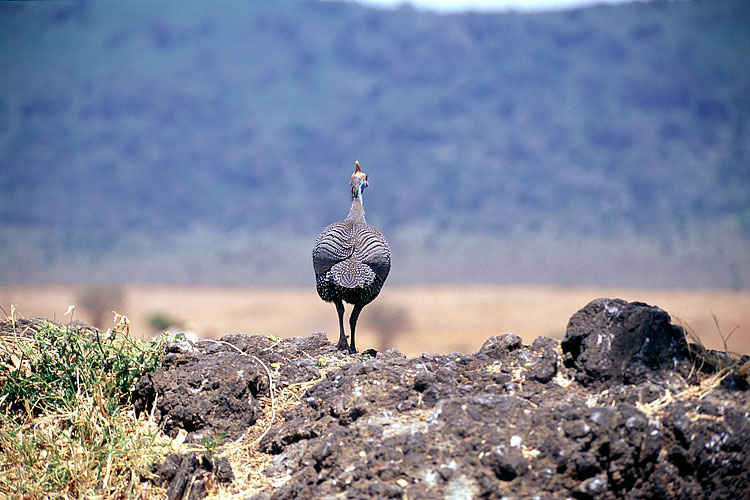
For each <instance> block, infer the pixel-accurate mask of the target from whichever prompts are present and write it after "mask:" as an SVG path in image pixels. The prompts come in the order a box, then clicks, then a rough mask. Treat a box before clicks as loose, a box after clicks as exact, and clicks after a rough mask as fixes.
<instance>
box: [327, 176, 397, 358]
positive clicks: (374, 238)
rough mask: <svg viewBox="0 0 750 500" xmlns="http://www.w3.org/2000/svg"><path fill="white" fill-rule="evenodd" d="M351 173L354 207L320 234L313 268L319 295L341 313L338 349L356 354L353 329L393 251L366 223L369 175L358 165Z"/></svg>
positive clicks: (385, 272) (375, 291)
mask: <svg viewBox="0 0 750 500" xmlns="http://www.w3.org/2000/svg"><path fill="white" fill-rule="evenodd" d="M355 168H356V170H355V171H354V173H353V174H352V179H351V182H350V184H351V187H352V205H351V207H350V208H349V215H348V216H347V217H346V219H344V220H343V221H341V222H334V223H333V224H331V225H329V226H327V227H326V228H325V229H323V231H322V232H321V233H320V234H319V235H318V238H317V239H316V240H315V246H314V247H313V253H312V257H313V269H314V270H315V282H316V284H317V288H318V295H320V298H321V299H323V300H325V301H326V302H333V303H334V304H336V311H337V312H338V314H339V330H340V331H339V342H338V344H337V347H338V348H339V349H342V350H349V352H357V348H356V347H355V345H354V330H355V328H356V326H357V318H359V313H360V312H362V308H363V307H365V306H366V305H367V304H369V303H370V302H372V301H373V300H374V299H375V297H377V296H378V294H379V293H380V289H381V288H382V286H383V283H385V279H386V278H387V277H388V272H389V271H390V270H391V250H390V248H388V241H387V240H386V239H385V237H384V236H383V235H382V234H380V231H378V230H377V229H375V228H374V227H372V226H371V225H369V224H368V223H367V222H366V221H365V210H364V208H363V207H362V193H363V191H364V190H365V188H366V187H368V186H369V185H370V184H369V183H368V182H367V175H365V173H364V172H362V170H361V169H360V167H359V162H355ZM344 302H349V303H350V304H353V305H354V308H353V309H352V314H351V316H350V317H349V328H350V331H351V342H350V343H347V340H346V333H345V332H344Z"/></svg>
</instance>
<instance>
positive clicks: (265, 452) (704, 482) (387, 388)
mask: <svg viewBox="0 0 750 500" xmlns="http://www.w3.org/2000/svg"><path fill="white" fill-rule="evenodd" d="M748 367H750V356H744V357H742V358H741V359H739V360H736V359H730V358H729V357H728V356H727V355H725V354H724V353H718V352H714V351H711V352H708V351H705V350H703V349H701V348H700V347H699V346H696V345H694V344H688V343H687V341H686V335H685V332H684V331H683V330H682V329H681V328H680V327H678V326H676V325H673V324H672V323H671V320H670V317H669V315H668V314H667V313H666V312H665V311H663V310H661V309H659V308H658V307H653V306H648V305H646V304H642V303H637V302H633V303H627V302H624V301H622V300H618V299H597V300H594V301H592V302H591V303H589V304H588V305H586V306H585V307H584V308H583V309H581V310H580V311H579V312H577V313H576V314H575V315H574V316H573V317H572V318H571V319H570V322H569V324H568V327H567V332H566V335H565V338H564V339H563V341H562V342H558V341H556V340H553V339H549V338H545V337H539V338H537V339H536V340H535V341H534V342H533V343H532V344H531V345H529V346H526V345H523V343H522V341H521V339H520V338H519V337H518V336H516V335H514V334H506V335H501V336H496V337H491V338H489V339H488V340H487V341H486V342H485V343H484V345H483V346H482V347H481V349H480V350H479V351H477V352H475V353H472V354H460V353H451V354H444V355H435V354H429V353H425V354H423V355H422V356H419V357H414V358H407V357H405V356H404V355H402V354H401V353H399V352H398V351H396V350H391V351H388V352H379V353H371V354H367V355H363V356H361V355H357V356H350V355H346V354H343V353H340V352H339V351H337V350H336V349H335V347H334V346H333V345H332V344H330V343H329V341H328V339H327V338H326V336H325V335H324V334H323V333H315V334H312V335H311V336H309V337H303V338H294V339H278V338H271V337H264V336H247V335H244V334H232V335H227V336H224V337H223V338H222V339H221V340H219V341H199V342H196V343H193V342H190V341H188V340H184V339H183V340H179V341H176V342H173V343H172V344H170V346H169V347H168V353H167V355H166V357H165V359H164V362H163V364H162V366H161V367H160V368H159V369H158V370H157V371H156V372H153V373H149V374H147V375H145V376H144V377H143V378H142V379H141V380H140V381H139V383H138V384H137V386H136V390H135V392H134V395H133V398H134V403H135V406H136V409H137V411H139V412H150V413H153V415H154V418H156V419H158V421H159V422H160V424H161V426H162V427H163V429H164V430H165V431H166V432H167V433H169V434H170V435H172V436H176V435H178V433H180V432H182V433H185V432H186V433H187V435H186V439H187V441H188V442H193V443H201V442H205V440H206V439H213V438H215V437H216V436H219V437H227V438H228V441H231V443H241V442H243V441H244V442H245V443H246V444H247V442H248V441H252V446H251V447H252V448H253V450H254V452H255V453H256V454H258V455H259V456H261V457H262V460H261V463H262V466H261V467H260V468H259V469H258V470H257V471H255V472H251V473H248V472H247V470H245V469H244V468H243V464H242V463H241V461H235V462H234V463H231V461H230V460H228V459H227V457H226V455H227V453H226V452H222V447H221V446H220V447H219V448H218V449H217V452H216V456H215V457H212V459H210V460H209V459H206V457H202V456H198V455H196V454H195V453H191V454H183V455H177V454H176V455H173V456H170V457H169V458H168V459H167V460H166V461H165V462H164V463H163V464H161V466H160V467H159V470H158V476H159V481H160V482H162V483H163V484H164V485H165V486H167V488H168V495H169V498H170V499H176V498H201V497H202V496H204V495H206V494H207V493H211V492H212V491H217V490H221V489H222V488H223V490H222V491H225V492H228V493H229V494H231V495H232V496H233V497H236V498H249V499H252V500H281V499H292V498H311V499H317V498H351V499H360V498H361V499H371V498H394V499H410V500H414V499H435V498H439V499H446V500H459V499H460V500H463V499H475V498H476V499H479V498H488V499H493V498H497V499H500V498H507V499H513V498H538V499H547V498H549V499H552V498H575V499H579V500H583V499H600V498H601V499H618V498H627V499H645V498H675V499H676V498H731V497H736V498H744V497H748V496H750V474H748V471H750V391H748V384H747V380H748V379H747V371H748ZM303 389H304V390H303ZM284 391H287V393H290V394H298V395H297V396H295V398H294V400H293V404H290V405H287V409H286V410H284V411H283V412H280V413H279V414H278V415H277V414H276V408H275V407H274V408H273V412H274V414H273V415H274V416H276V418H275V419H274V418H270V419H269V418H268V413H269V404H268V403H269V399H271V400H272V401H271V403H272V405H273V404H274V403H275V404H277V405H279V409H281V405H280V398H279V395H280V394H282V393H283V392H284ZM295 391H296V392H295ZM274 395H275V398H276V399H275V400H274V399H273V397H274ZM264 415H265V417H264ZM261 424H262V426H263V427H264V428H263V430H262V432H260V427H261ZM251 436H252V437H251ZM226 446H233V445H230V444H228V445H226ZM249 474H250V475H252V474H255V476H262V478H263V480H262V481H255V482H254V483H253V482H252V481H249ZM239 482H243V484H244V485H245V486H247V484H248V483H252V484H253V486H252V487H244V488H241V487H239V486H237V484H238V483H239ZM222 484H223V486H222Z"/></svg>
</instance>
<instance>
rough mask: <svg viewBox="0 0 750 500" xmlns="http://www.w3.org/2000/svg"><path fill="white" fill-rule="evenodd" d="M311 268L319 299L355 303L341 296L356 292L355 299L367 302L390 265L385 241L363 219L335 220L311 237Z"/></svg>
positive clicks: (377, 291)
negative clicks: (314, 236) (315, 236)
mask: <svg viewBox="0 0 750 500" xmlns="http://www.w3.org/2000/svg"><path fill="white" fill-rule="evenodd" d="M313 268H314V270H315V276H316V281H318V293H320V295H321V298H323V300H329V301H330V300H336V299H341V300H346V301H347V302H351V303H355V302H354V301H352V300H347V299H346V298H345V296H348V297H350V298H353V297H355V296H356V297H361V299H358V300H356V301H357V302H359V301H360V300H367V301H366V302H365V303H369V302H370V301H372V300H373V299H374V298H375V297H377V295H378V293H379V292H380V287H382V284H383V282H385V279H386V278H387V277H388V273H389V271H390V269H391V252H390V248H389V247H388V241H386V239H385V237H384V236H383V235H382V234H381V233H380V231H378V230H377V229H375V228H374V227H372V226H370V225H369V224H367V223H363V222H355V221H350V220H346V221H342V222H336V223H334V224H331V225H329V226H327V227H326V228H325V229H324V230H323V232H321V233H320V235H319V236H318V238H317V240H316V241H315V246H314V247H313ZM321 285H322V290H321ZM339 288H340V289H341V290H338V289H339ZM347 289H348V290H351V291H355V292H356V290H357V289H359V292H358V293H351V292H349V291H348V290H347ZM321 292H322V293H321ZM364 292H368V293H364Z"/></svg>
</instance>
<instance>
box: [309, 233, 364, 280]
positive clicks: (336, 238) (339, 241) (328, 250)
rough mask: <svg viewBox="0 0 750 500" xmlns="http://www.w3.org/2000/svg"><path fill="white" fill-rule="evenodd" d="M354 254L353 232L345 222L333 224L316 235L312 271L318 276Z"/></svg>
mask: <svg viewBox="0 0 750 500" xmlns="http://www.w3.org/2000/svg"><path fill="white" fill-rule="evenodd" d="M353 252H354V231H353V227H352V224H351V223H349V222H347V221H341V222H334V223H333V224H330V225H328V226H326V228H325V229H323V231H322V232H321V233H320V234H319V235H318V238H317V239H316V240H315V245H314V246H313V269H314V270H315V275H316V276H317V275H320V274H322V273H324V272H326V271H328V270H329V269H331V267H333V265H334V264H336V263H337V262H341V261H342V260H344V259H348V258H349V257H351V255H352V253H353Z"/></svg>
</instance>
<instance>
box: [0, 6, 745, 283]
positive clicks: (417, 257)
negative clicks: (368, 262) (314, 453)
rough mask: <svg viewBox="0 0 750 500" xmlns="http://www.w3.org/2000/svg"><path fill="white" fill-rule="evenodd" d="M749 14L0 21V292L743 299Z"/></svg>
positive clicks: (99, 10)
mask: <svg viewBox="0 0 750 500" xmlns="http://www.w3.org/2000/svg"><path fill="white" fill-rule="evenodd" d="M748 26H750V3H748V2H746V1H743V0H736V1H723V0H710V1H697V2H688V1H674V2H664V1H654V2H637V3H634V4H625V5H616V6H600V7H593V8H586V9H578V10H571V11H563V12H552V13H535V14H519V13H502V14H472V13H467V14H451V15H438V14H434V13H427V12H421V11H417V10H414V9H412V8H409V7H402V8H400V9H397V10H376V9H371V8H366V7H363V6H359V5H355V4H342V3H337V2H311V1H308V2H302V3H298V2H267V3H266V2H247V3H240V2H231V3H225V2H185V3H170V2H167V3H161V2H159V3H151V2H136V3H127V4H121V3H112V2H107V3H100V2H91V3H88V2H76V3H58V2H54V3H32V4H26V3H23V4H22V3H10V4H9V3H2V4H0V67H1V68H3V69H2V71H0V88H1V89H2V93H0V169H2V170H1V171H0V222H1V223H2V225H1V226H0V248H2V252H1V254H0V282H2V283H5V284H9V283H23V282H39V281H49V280H51V281H89V282H101V281H110V280H111V281H167V282H216V283H225V284H239V283H242V284H246V285H252V284H269V283H271V284H273V283H308V282H310V283H311V282H312V269H311V263H310V255H309V252H310V248H311V246H312V242H313V240H314V238H315V235H316V234H317V232H318V231H319V230H320V229H321V228H322V227H323V226H325V225H326V224H328V223H330V222H332V221H334V220H339V219H341V218H343V217H344V216H345V215H346V212H347V210H348V203H349V200H348V186H347V183H348V178H349V175H350V174H351V171H352V168H353V164H354V160H359V161H360V163H361V164H362V167H363V169H364V170H365V171H366V172H367V173H368V174H369V176H370V183H371V189H369V190H368V191H367V193H366V200H365V207H366V209H367V211H368V220H369V221H370V222H371V223H372V224H375V225H377V226H378V227H379V228H380V229H381V230H382V231H383V232H384V233H385V234H386V235H387V236H388V237H389V239H390V240H391V241H392V243H393V250H394V269H393V278H392V279H393V280H395V281H401V282H440V281H444V282H455V281H465V280H468V281H516V282H523V281H526V282H528V281H546V282H556V283H581V282H585V283H593V284H613V283H614V284H623V285H647V286H651V285H660V286H722V287H735V288H736V287H747V286H750V64H748V60H750V30H748Z"/></svg>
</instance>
